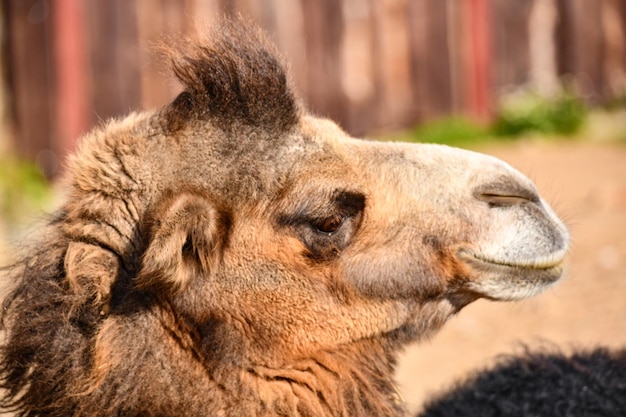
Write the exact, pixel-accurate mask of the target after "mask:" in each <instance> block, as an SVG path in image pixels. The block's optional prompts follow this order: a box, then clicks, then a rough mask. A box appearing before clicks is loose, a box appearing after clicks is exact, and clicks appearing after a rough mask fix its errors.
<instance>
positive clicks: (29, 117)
mask: <svg viewBox="0 0 626 417" xmlns="http://www.w3.org/2000/svg"><path fill="white" fill-rule="evenodd" d="M3 6H4V11H5V18H6V20H5V23H6V25H7V34H8V36H7V42H8V43H7V56H8V68H7V72H8V74H7V76H8V81H9V85H10V86H11V90H12V91H11V98H12V103H11V108H12V112H13V119H14V123H15V129H16V133H17V140H16V141H15V144H14V145H15V149H16V150H17V152H18V153H19V154H20V155H21V156H22V157H26V158H29V159H30V160H32V161H37V160H38V162H39V163H40V166H41V167H42V169H43V170H44V172H45V173H46V175H48V176H52V175H54V173H55V172H56V170H57V167H58V158H57V157H56V155H55V154H54V153H53V152H52V149H53V148H54V141H55V139H56V138H55V137H54V133H53V132H54V123H53V115H52V112H51V109H52V108H54V107H53V105H54V85H53V80H54V68H53V64H52V59H53V58H52V40H53V36H52V23H51V19H50V8H49V6H48V3H47V2H45V1H42V0H5V2H4V4H3Z"/></svg>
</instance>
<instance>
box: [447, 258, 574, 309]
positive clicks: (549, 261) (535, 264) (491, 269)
mask: <svg viewBox="0 0 626 417" xmlns="http://www.w3.org/2000/svg"><path fill="white" fill-rule="evenodd" d="M459 258H461V259H462V261H463V262H464V263H465V264H466V265H468V266H469V267H470V268H471V270H472V274H471V276H472V278H471V280H470V281H469V282H468V283H467V287H466V288H467V289H468V290H470V291H472V292H473V293H476V294H480V295H481V296H482V297H485V298H488V299H492V300H501V301H513V300H522V299H525V298H529V297H532V296H534V295H537V294H539V293H540V292H542V291H543V290H545V289H546V288H548V287H550V286H551V285H552V284H554V283H556V282H557V281H558V280H559V279H560V278H561V277H562V275H563V271H564V270H565V268H564V260H565V251H564V250H563V251H558V252H555V253H553V254H550V255H548V256H543V257H537V258H533V259H522V260H519V259H493V258H489V257H485V256H483V255H481V254H476V253H472V252H469V251H460V252H459Z"/></svg>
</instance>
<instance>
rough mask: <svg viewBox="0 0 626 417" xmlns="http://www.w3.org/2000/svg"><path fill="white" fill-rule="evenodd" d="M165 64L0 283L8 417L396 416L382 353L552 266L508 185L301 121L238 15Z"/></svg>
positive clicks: (535, 206) (549, 250)
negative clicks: (153, 92) (146, 100)
mask: <svg viewBox="0 0 626 417" xmlns="http://www.w3.org/2000/svg"><path fill="white" fill-rule="evenodd" d="M207 39H208V40H206V39H205V40H197V41H190V42H187V43H185V44H184V45H182V46H181V47H180V48H178V49H177V50H176V51H172V52H171V55H170V59H171V62H172V70H173V73H174V74H175V75H176V76H177V77H178V79H179V80H180V81H181V83H182V85H183V86H184V89H183V91H182V92H181V93H180V94H179V95H178V96H177V97H176V98H175V99H174V100H173V101H172V102H171V103H170V104H168V105H166V106H164V107H162V108H159V109H155V110H147V111H143V112H138V113H133V114H130V115H128V116H127V117H125V118H122V119H118V120H112V121H109V122H107V123H106V124H104V125H102V126H100V127H98V128H95V129H94V130H93V131H92V132H90V133H89V134H87V135H86V136H85V137H84V138H82V140H81V143H80V146H79V148H78V150H77V151H76V152H75V154H73V155H72V156H71V157H70V159H69V161H68V164H67V172H66V176H65V179H64V184H65V189H66V193H65V200H64V202H63V203H62V204H61V205H60V207H59V209H58V211H57V212H56V213H55V214H54V215H53V216H52V218H51V219H50V220H49V222H48V223H47V224H46V225H45V226H43V227H42V228H41V230H40V232H39V233H38V235H39V238H38V239H37V240H36V241H35V242H33V243H31V244H30V245H28V246H27V249H25V250H24V251H23V253H22V255H21V257H20V258H19V259H18V260H17V261H16V262H15V263H14V264H13V265H12V266H11V267H9V268H6V269H5V273H6V274H5V275H6V276H7V279H8V280H10V282H11V285H12V289H11V291H10V292H9V294H8V295H7V297H6V299H5V300H4V304H3V309H2V325H3V328H4V331H5V333H6V334H5V338H4V339H3V341H2V348H1V349H2V350H1V352H0V353H1V360H0V378H1V381H2V383H1V387H2V388H3V391H2V395H3V399H2V401H1V405H2V407H4V409H7V410H13V411H15V412H16V413H17V415H21V416H43V415H45V416H83V415H88V416H112V415H119V416H179V415H185V416H192V417H193V416H364V415H367V416H401V415H405V413H406V411H405V408H404V406H403V404H402V401H401V400H400V398H399V395H398V394H397V390H396V388H395V385H394V382H393V370H394V366H395V361H396V353H397V352H398V351H399V350H400V349H401V348H402V347H403V346H406V344H408V343H411V342H415V341H419V340H421V339H424V338H427V337H430V336H431V335H432V334H434V333H435V332H436V331H437V330H438V329H439V328H440V327H441V326H442V325H443V324H444V323H445V322H446V320H447V319H448V318H450V317H451V316H452V315H454V314H456V313H458V312H459V311H460V310H461V309H462V308H463V307H464V306H466V305H467V304H469V303H471V302H472V301H474V300H477V299H479V298H487V299H492V300H518V299H522V298H525V297H529V296H532V295H534V294H536V293H538V292H540V291H541V290H543V289H545V288H547V287H549V286H550V285H552V284H554V283H555V282H556V281H557V280H558V279H559V278H560V277H561V275H562V271H563V260H564V257H565V254H566V252H567V247H568V240H569V237H568V232H567V229H566V227H565V226H564V225H563V223H562V222H561V221H560V220H559V218H558V217H557V216H556V215H555V214H554V212H553V210H552V209H551V208H550V206H549V205H548V204H547V203H546V202H545V201H544V200H543V199H542V198H541V197H540V196H539V194H538V192H537V190H536V188H535V186H534V185H533V184H532V182H531V181H530V180H529V179H527V178H526V177H525V176H524V175H522V174H521V173H519V172H518V171H516V170H515V169H513V168H511V167H510V166H509V165H507V164H505V163H504V162H502V161H499V160H497V159H495V158H493V157H490V156H486V155H482V154H479V153H474V152H470V151H464V150H460V149H454V148H451V147H446V146H441V145H427V144H407V143H382V142H374V141H367V140H362V139H357V138H352V137H350V136H349V135H348V134H347V133H345V132H344V131H342V130H341V129H340V128H339V127H338V126H337V125H336V124H335V123H333V122H332V121H329V120H326V119H324V118H321V117H318V116H315V115H312V114H311V113H309V112H308V111H307V110H306V108H305V106H304V105H303V103H302V101H301V100H300V99H299V98H298V97H297V96H296V94H295V92H294V88H293V87H292V86H291V82H290V81H289V76H288V74H287V72H286V71H285V69H284V68H285V66H284V64H283V61H282V58H280V55H279V54H278V53H277V52H276V50H275V47H274V46H272V45H271V44H270V42H268V41H267V40H266V38H265V36H264V35H263V34H262V33H261V32H260V31H259V30H258V29H255V28H254V27H252V26H251V25H250V24H247V23H245V22H243V21H241V20H235V21H231V22H224V23H222V24H221V25H220V26H218V27H217V28H216V29H214V30H213V31H212V33H211V35H210V36H209V37H207Z"/></svg>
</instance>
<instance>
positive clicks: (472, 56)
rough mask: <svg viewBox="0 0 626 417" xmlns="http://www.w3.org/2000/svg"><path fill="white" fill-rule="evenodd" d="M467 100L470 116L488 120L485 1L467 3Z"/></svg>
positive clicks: (481, 120)
mask: <svg viewBox="0 0 626 417" xmlns="http://www.w3.org/2000/svg"><path fill="white" fill-rule="evenodd" d="M468 16H469V25H468V26H469V29H470V37H469V38H470V39H469V43H470V44H469V54H467V57H468V61H469V62H468V65H467V68H468V71H467V74H468V80H467V86H468V90H469V91H468V99H469V100H468V101H469V109H470V114H471V115H472V117H474V118H475V119H477V120H478V121H480V122H487V121H489V119H490V116H491V111H490V79H491V65H490V59H491V57H490V47H489V46H490V31H489V13H488V10H487V0H470V1H469V13H468Z"/></svg>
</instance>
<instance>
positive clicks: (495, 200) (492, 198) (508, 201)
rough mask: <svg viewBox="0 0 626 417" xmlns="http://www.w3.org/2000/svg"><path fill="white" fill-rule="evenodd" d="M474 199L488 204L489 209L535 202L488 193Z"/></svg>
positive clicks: (513, 196)
mask: <svg viewBox="0 0 626 417" xmlns="http://www.w3.org/2000/svg"><path fill="white" fill-rule="evenodd" d="M476 198H478V199H479V200H481V201H484V202H486V203H488V204H489V206H490V207H509V206H515V205H518V204H522V203H528V202H536V201H535V200H534V199H529V198H527V197H522V196H518V195H500V194H490V193H483V194H480V195H478V196H476Z"/></svg>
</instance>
